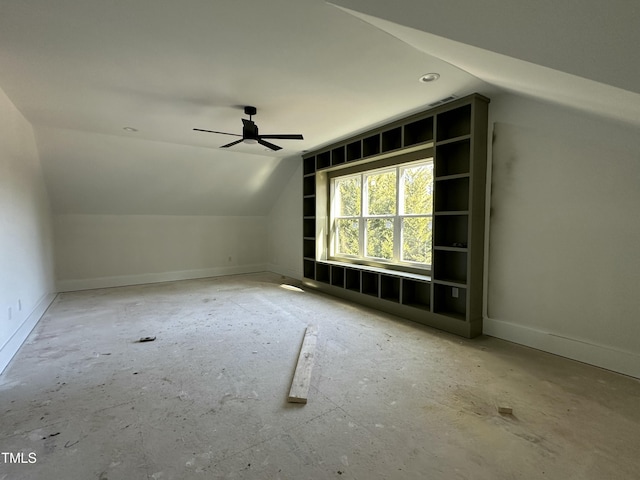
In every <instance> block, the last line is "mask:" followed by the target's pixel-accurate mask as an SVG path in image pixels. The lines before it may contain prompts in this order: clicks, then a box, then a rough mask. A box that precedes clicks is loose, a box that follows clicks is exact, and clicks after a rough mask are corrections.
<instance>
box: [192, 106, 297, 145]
mask: <svg viewBox="0 0 640 480" xmlns="http://www.w3.org/2000/svg"><path fill="white" fill-rule="evenodd" d="M257 111H258V110H257V109H256V107H250V106H247V107H244V113H245V115H249V120H247V119H246V118H243V119H242V135H238V134H236V133H227V132H216V131H215V130H203V129H202V128H194V130H195V131H197V132H207V133H219V134H222V135H233V136H235V137H242V138H241V139H240V140H236V141H235V142H231V143H227V144H226V145H222V146H221V147H220V148H229V147H233V146H234V145H237V144H238V143H241V142H245V143H259V144H260V145H264V146H265V147H268V148H270V149H271V150H280V149H282V147H279V146H278V145H274V144H273V143H270V142H267V141H266V140H264V139H265V138H279V139H282V140H304V139H303V137H302V135H300V134H271V135H260V134H259V133H258V126H257V125H256V124H255V122H254V121H253V120H251V117H252V116H254V115H255V114H256V112H257Z"/></svg>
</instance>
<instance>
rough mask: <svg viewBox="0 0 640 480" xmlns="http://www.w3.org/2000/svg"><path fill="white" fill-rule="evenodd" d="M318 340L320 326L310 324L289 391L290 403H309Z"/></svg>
mask: <svg viewBox="0 0 640 480" xmlns="http://www.w3.org/2000/svg"><path fill="white" fill-rule="evenodd" d="M317 340H318V328H317V327H314V326H308V327H307V329H306V331H305V333H304V340H303V341H302V347H300V354H299V355H298V364H297V365H296V371H295V373H294V374H293V381H292V382H291V390H290V391H289V398H288V399H287V401H288V402H289V403H307V397H308V395H309V387H310V386H311V370H312V369H313V356H314V355H313V354H314V351H315V348H316V342H317Z"/></svg>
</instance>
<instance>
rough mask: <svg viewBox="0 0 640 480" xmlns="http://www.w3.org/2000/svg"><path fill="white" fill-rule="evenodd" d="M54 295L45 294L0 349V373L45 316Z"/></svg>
mask: <svg viewBox="0 0 640 480" xmlns="http://www.w3.org/2000/svg"><path fill="white" fill-rule="evenodd" d="M56 295H57V294H56V293H47V294H45V295H43V296H42V298H41V299H40V301H39V302H38V303H37V305H36V307H35V308H34V309H33V311H32V312H31V314H30V315H29V316H28V317H27V318H26V319H25V321H24V322H22V324H21V325H20V326H19V327H18V328H17V329H16V331H15V332H14V333H13V335H11V337H9V339H8V340H7V341H6V342H5V344H4V345H3V346H2V347H1V348H0V373H2V372H3V371H4V369H5V368H7V365H9V363H10V362H11V359H12V358H13V357H14V356H15V354H16V353H18V350H20V347H21V346H22V344H23V343H24V341H25V340H26V339H27V337H28V336H29V334H30V333H31V331H32V330H33V329H34V327H35V326H36V325H37V324H38V322H39V321H40V319H41V318H42V316H43V315H44V314H45V312H46V311H47V309H48V308H49V306H50V305H51V303H52V302H53V301H54V300H55V298H56Z"/></svg>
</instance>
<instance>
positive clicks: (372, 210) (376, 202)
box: [366, 170, 396, 215]
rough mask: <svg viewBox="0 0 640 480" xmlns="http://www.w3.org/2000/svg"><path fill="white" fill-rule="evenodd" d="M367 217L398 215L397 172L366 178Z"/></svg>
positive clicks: (377, 174) (376, 174)
mask: <svg viewBox="0 0 640 480" xmlns="http://www.w3.org/2000/svg"><path fill="white" fill-rule="evenodd" d="M366 182H367V201H368V211H367V215H389V214H391V215H393V214H395V213H396V171H395V170H393V171H391V172H382V173H374V174H372V175H367V176H366Z"/></svg>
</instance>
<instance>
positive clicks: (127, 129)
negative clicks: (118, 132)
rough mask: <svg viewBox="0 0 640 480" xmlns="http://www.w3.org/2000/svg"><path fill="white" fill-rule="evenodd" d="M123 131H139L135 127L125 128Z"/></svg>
mask: <svg viewBox="0 0 640 480" xmlns="http://www.w3.org/2000/svg"><path fill="white" fill-rule="evenodd" d="M123 130H126V131H127V132H137V131H138V129H137V128H133V127H124V128H123Z"/></svg>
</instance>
